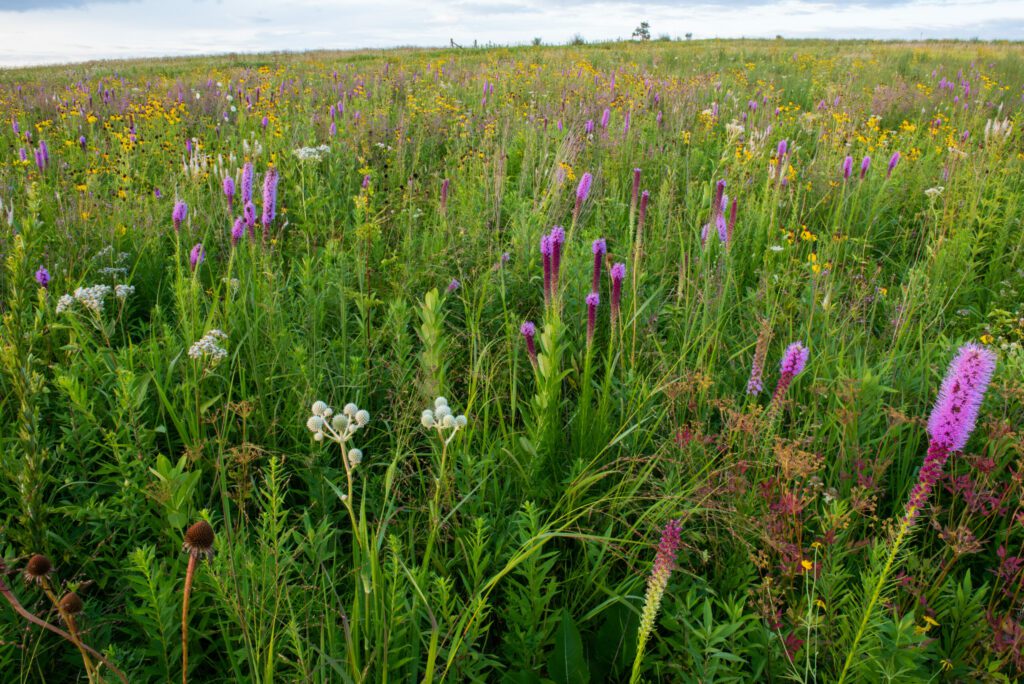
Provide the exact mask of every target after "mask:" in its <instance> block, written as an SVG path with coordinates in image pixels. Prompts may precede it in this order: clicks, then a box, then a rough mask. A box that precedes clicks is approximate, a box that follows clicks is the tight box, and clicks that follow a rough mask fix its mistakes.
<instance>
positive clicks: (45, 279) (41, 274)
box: [36, 266, 50, 287]
mask: <svg viewBox="0 0 1024 684" xmlns="http://www.w3.org/2000/svg"><path fill="white" fill-rule="evenodd" d="M36 282H37V283H39V287H48V286H49V284H50V272H49V271H47V270H46V267H45V266H40V267H39V270H38V271H36Z"/></svg>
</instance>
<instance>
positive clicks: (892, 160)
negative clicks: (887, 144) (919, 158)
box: [885, 150, 900, 178]
mask: <svg viewBox="0 0 1024 684" xmlns="http://www.w3.org/2000/svg"><path fill="white" fill-rule="evenodd" d="M899 163H900V152H899V150H896V151H895V152H893V153H892V156H891V157H889V172H888V173H886V174H885V177H886V178H888V177H889V176H891V175H892V172H893V169H895V168H896V165H897V164H899Z"/></svg>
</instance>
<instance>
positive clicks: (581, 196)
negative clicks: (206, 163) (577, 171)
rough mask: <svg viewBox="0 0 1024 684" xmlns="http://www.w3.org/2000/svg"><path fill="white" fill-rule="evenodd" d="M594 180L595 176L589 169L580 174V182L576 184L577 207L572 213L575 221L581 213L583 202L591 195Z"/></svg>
mask: <svg viewBox="0 0 1024 684" xmlns="http://www.w3.org/2000/svg"><path fill="white" fill-rule="evenodd" d="M593 182H594V177H593V176H592V175H591V174H590V172H589V171H588V172H586V173H584V174H583V175H582V176H580V183H579V185H577V186H576V207H575V208H574V209H573V214H572V218H573V221H574V222H575V221H576V218H577V217H578V216H579V214H580V209H581V208H582V207H583V203H584V202H586V201H587V197H588V196H589V195H590V186H591V184H592V183H593Z"/></svg>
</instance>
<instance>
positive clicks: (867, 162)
mask: <svg viewBox="0 0 1024 684" xmlns="http://www.w3.org/2000/svg"><path fill="white" fill-rule="evenodd" d="M869 168H871V157H870V156H869V155H864V158H863V159H862V160H861V161H860V179H861V180H864V176H865V174H867V172H868V169H869Z"/></svg>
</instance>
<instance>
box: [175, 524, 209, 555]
mask: <svg viewBox="0 0 1024 684" xmlns="http://www.w3.org/2000/svg"><path fill="white" fill-rule="evenodd" d="M213 539H214V535H213V528H212V527H210V523H208V522H206V521H205V520H200V521H199V522H197V523H195V524H194V525H192V527H190V528H188V530H187V531H186V532H185V543H184V544H182V545H181V549H182V551H187V552H188V553H189V554H190V555H192V556H193V557H195V558H206V559H207V560H209V559H211V558H213Z"/></svg>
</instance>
